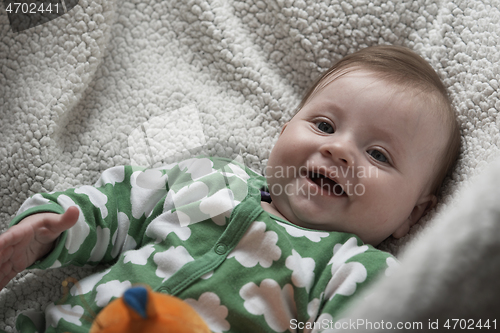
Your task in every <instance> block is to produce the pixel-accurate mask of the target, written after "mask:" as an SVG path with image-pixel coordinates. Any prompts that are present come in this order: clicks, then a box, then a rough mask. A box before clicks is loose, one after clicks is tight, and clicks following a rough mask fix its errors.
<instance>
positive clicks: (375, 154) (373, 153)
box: [367, 149, 389, 163]
mask: <svg viewBox="0 0 500 333" xmlns="http://www.w3.org/2000/svg"><path fill="white" fill-rule="evenodd" d="M367 153H368V155H370V156H371V157H373V158H374V159H376V160H377V161H379V162H382V163H386V162H388V161H389V160H388V159H387V157H385V155H384V154H382V153H381V152H379V151H378V150H375V149H370V150H368V151H367Z"/></svg>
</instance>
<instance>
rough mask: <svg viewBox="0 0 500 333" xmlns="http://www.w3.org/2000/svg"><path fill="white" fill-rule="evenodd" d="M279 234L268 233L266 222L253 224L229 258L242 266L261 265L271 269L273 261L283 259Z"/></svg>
mask: <svg viewBox="0 0 500 333" xmlns="http://www.w3.org/2000/svg"><path fill="white" fill-rule="evenodd" d="M277 242H278V234H276V232H274V231H266V224H265V223H264V222H260V221H255V222H253V223H252V224H251V225H250V227H249V228H248V230H247V231H246V232H245V234H244V235H243V237H242V238H241V240H240V242H239V243H238V245H237V246H236V247H235V248H234V249H233V250H232V251H231V252H230V253H229V255H228V256H227V257H228V258H233V257H234V258H235V259H236V260H237V261H238V262H239V263H240V264H241V265H242V266H245V267H254V266H256V265H257V264H260V265H261V266H262V267H264V268H268V267H271V265H272V264H273V261H275V260H278V259H279V258H280V257H281V249H280V248H279V246H277V245H276V243H277Z"/></svg>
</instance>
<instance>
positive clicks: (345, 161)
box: [321, 140, 356, 167]
mask: <svg viewBox="0 0 500 333" xmlns="http://www.w3.org/2000/svg"><path fill="white" fill-rule="evenodd" d="M354 151H355V150H354V143H353V142H352V141H351V140H335V141H331V142H328V143H326V144H324V145H323V146H322V147H321V153H322V154H323V155H324V156H325V157H328V158H331V159H333V161H334V162H335V163H338V164H340V165H341V166H348V167H350V166H354V164H355V162H356V161H355V154H354Z"/></svg>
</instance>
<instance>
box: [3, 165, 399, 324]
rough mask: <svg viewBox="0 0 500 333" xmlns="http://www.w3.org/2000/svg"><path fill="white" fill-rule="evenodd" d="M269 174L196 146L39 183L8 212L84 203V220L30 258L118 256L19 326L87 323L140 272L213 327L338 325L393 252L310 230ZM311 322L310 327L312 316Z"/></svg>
mask: <svg viewBox="0 0 500 333" xmlns="http://www.w3.org/2000/svg"><path fill="white" fill-rule="evenodd" d="M265 186H266V180H265V178H264V177H262V176H261V175H259V174H257V173H256V172H254V171H252V170H250V169H248V168H245V167H243V166H241V165H239V164H238V163H235V162H234V161H230V160H228V159H220V158H193V159H189V160H186V161H183V162H180V163H175V164H171V165H166V166H162V167H160V168H156V169H145V168H139V167H131V166H117V167H113V168H110V169H108V170H106V171H105V172H104V173H103V174H102V176H101V178H100V179H99V180H98V181H97V183H96V184H95V186H81V187H78V188H75V189H69V190H67V191H65V192H57V193H50V194H45V193H44V194H36V195H34V196H33V197H31V198H30V199H28V200H27V201H26V202H25V203H24V204H23V206H22V207H21V208H20V210H19V213H18V215H17V216H16V218H15V219H14V220H13V221H12V224H16V223H18V222H19V221H20V220H21V219H22V218H24V217H26V216H27V215H29V214H33V213H37V212H55V213H63V212H64V211H65V210H66V209H68V207H70V206H77V207H78V208H79V209H80V217H79V220H78V222H77V224H76V225H75V226H74V227H73V228H71V229H69V230H68V231H66V232H64V233H63V234H62V235H61V236H60V238H59V240H58V242H57V245H56V247H55V248H54V250H53V251H52V252H51V253H50V254H49V255H48V256H46V257H45V258H44V259H43V260H42V261H40V262H37V263H35V264H34V265H33V266H31V267H30V268H40V269H47V268H57V267H62V266H66V265H70V264H71V265H77V266H83V265H89V264H90V265H97V264H99V263H107V264H111V266H110V268H108V269H106V270H104V271H102V272H100V273H97V274H94V275H91V276H88V277H86V278H85V279H83V280H81V281H79V283H78V284H76V285H75V286H73V287H72V288H71V289H70V295H69V297H67V298H66V299H65V301H64V303H63V302H56V303H51V304H49V305H48V306H47V307H46V309H45V316H44V320H41V321H39V322H38V323H34V321H36V320H34V319H33V318H34V317H35V316H33V315H29V316H25V315H21V316H19V317H18V319H17V322H16V325H17V329H18V330H19V331H21V332H23V333H29V332H34V327H35V326H36V325H43V326H44V327H46V330H45V332H73V333H79V332H88V330H89V328H90V326H91V319H92V314H91V313H92V312H94V313H98V312H99V310H101V309H102V308H103V307H105V306H106V305H107V304H108V303H109V302H110V301H111V300H113V299H114V298H116V297H120V296H121V295H122V294H123V292H124V291H125V290H126V289H127V288H129V287H131V286H132V285H133V284H135V283H146V284H148V285H149V286H151V288H152V289H153V290H155V291H159V292H164V293H168V294H172V295H176V296H178V297H180V298H182V299H184V300H185V301H186V302H188V303H189V304H190V305H191V306H193V307H194V308H195V310H197V311H198V313H199V314H200V315H201V316H202V317H203V318H204V319H205V321H206V322H207V324H208V325H209V327H210V329H211V330H212V331H213V332H238V333H244V332H249V333H255V332H286V331H290V332H303V331H304V332H315V331H322V330H323V329H325V328H332V327H333V326H332V325H333V322H332V320H334V319H335V318H337V316H338V314H339V312H340V311H342V310H343V309H344V308H345V307H346V305H347V303H348V302H349V301H350V300H351V299H352V297H353V295H355V294H358V293H359V291H360V290H361V289H363V288H364V287H365V286H366V285H368V284H369V283H370V281H371V280H373V279H374V278H376V277H377V276H378V275H379V274H380V273H384V271H385V270H386V269H387V268H389V267H390V266H391V265H393V264H395V262H396V261H395V259H394V258H393V257H392V256H391V255H390V254H388V253H385V252H382V251H380V250H377V249H375V248H373V247H372V246H370V245H364V244H363V243H362V241H361V240H360V239H359V238H358V237H356V236H355V235H353V234H347V233H339V232H326V231H320V230H309V229H305V228H301V227H298V226H295V225H292V224H290V223H289V222H287V221H284V220H282V219H280V218H278V217H276V216H273V215H271V214H269V213H267V212H266V211H264V210H263V209H262V207H261V193H260V189H261V188H263V187H265ZM313 327H314V328H315V329H312V328H313Z"/></svg>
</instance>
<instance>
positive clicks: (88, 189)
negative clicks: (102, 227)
mask: <svg viewBox="0 0 500 333" xmlns="http://www.w3.org/2000/svg"><path fill="white" fill-rule="evenodd" d="M75 193H78V194H86V195H87V196H88V197H89V200H90V202H91V203H92V204H93V205H94V206H95V207H97V208H99V210H100V211H101V217H102V218H103V219H105V218H106V217H107V216H108V208H107V207H106V203H107V202H108V197H107V196H106V195H105V194H104V193H102V192H101V191H99V190H98V189H96V188H95V187H93V186H88V185H83V186H80V187H77V188H75Z"/></svg>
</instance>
